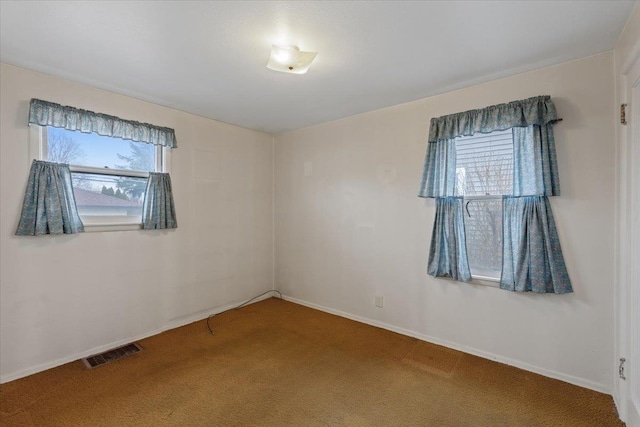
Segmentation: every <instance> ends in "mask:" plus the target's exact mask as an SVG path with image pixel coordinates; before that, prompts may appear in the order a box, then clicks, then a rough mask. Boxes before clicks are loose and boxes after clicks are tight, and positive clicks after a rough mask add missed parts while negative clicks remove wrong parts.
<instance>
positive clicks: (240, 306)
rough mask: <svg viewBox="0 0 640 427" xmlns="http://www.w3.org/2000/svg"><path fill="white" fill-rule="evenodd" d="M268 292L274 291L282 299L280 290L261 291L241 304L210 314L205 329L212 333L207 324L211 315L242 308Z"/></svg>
mask: <svg viewBox="0 0 640 427" xmlns="http://www.w3.org/2000/svg"><path fill="white" fill-rule="evenodd" d="M270 292H274V293H276V294H278V295H279V296H280V299H282V293H281V292H280V291H276V290H275V289H271V290H270V291H267V292H263V293H261V294H260V295H256V296H255V297H253V298H251V299H249V300H246V301H245V302H243V303H242V304H240V305H238V306H236V307H231V308H229V309H227V310H224V311H221V312H220V313H215V314H212V315H210V316H209V317H207V329H209V333H210V334H211V335H214V333H213V330H212V329H211V325H210V324H209V320H211V318H212V317H213V316H216V315H218V314H222V313H226V312H227V311H231V310H237V309H239V308H242V307H244V306H245V305H247V304H249V303H250V302H251V301H253V300H256V299H258V298H260V297H262V296H265V295H266V294H268V293H270Z"/></svg>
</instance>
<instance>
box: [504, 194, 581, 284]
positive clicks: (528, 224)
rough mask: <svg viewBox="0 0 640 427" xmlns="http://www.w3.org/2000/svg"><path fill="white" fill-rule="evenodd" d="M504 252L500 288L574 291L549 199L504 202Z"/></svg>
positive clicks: (507, 197) (515, 199)
mask: <svg viewBox="0 0 640 427" xmlns="http://www.w3.org/2000/svg"><path fill="white" fill-rule="evenodd" d="M502 215H503V219H502V221H503V230H504V251H503V255H502V257H503V259H502V278H501V280H500V287H501V288H502V289H507V290H509V291H520V292H537V293H556V294H564V293H567V292H572V291H573V289H572V287H571V281H570V280H569V274H568V273H567V269H566V267H565V264H564V258H563V257H562V249H561V248H560V240H559V239H558V232H557V230H556V224H555V222H554V220H553V214H552V213H551V206H550V205H549V199H548V198H547V197H546V196H525V197H511V196H505V197H503V199H502Z"/></svg>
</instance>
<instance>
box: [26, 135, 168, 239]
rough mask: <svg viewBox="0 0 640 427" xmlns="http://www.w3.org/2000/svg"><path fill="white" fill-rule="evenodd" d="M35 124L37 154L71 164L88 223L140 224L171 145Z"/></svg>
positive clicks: (78, 200)
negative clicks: (153, 176)
mask: <svg viewBox="0 0 640 427" xmlns="http://www.w3.org/2000/svg"><path fill="white" fill-rule="evenodd" d="M31 128H32V129H33V131H32V132H34V134H32V147H33V148H35V149H36V150H37V152H36V155H34V157H36V158H39V159H40V160H47V161H51V162H59V163H67V164H69V169H70V170H71V176H72V180H73V190H74V193H75V198H76V205H77V207H78V213H79V214H80V217H81V218H82V222H83V223H84V225H85V226H88V227H91V226H99V227H98V228H104V227H106V228H107V229H114V228H115V229H129V228H134V229H135V228H138V227H139V225H140V224H141V221H142V203H143V200H144V193H145V190H146V186H147V180H148V177H149V172H164V171H166V167H165V165H166V163H167V158H166V157H167V154H168V149H164V148H163V147H161V146H158V145H154V144H148V143H144V142H135V141H130V140H124V139H121V138H115V137H109V136H101V135H98V134H96V133H82V132H79V131H70V130H66V129H62V128H55V127H43V126H32V127H31Z"/></svg>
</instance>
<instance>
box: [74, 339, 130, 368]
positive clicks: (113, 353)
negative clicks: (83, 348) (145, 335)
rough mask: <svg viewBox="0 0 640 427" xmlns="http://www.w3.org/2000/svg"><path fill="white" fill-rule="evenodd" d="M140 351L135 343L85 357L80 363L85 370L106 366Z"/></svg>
mask: <svg viewBox="0 0 640 427" xmlns="http://www.w3.org/2000/svg"><path fill="white" fill-rule="evenodd" d="M140 350H142V347H140V346H139V345H138V344H136V343H131V344H127V345H123V346H122V347H118V348H114V349H113V350H108V351H105V352H104V353H100V354H96V355H93V356H90V357H85V358H84V359H82V363H84V366H86V367H87V369H92V368H96V367H98V366H101V365H106V364H107V363H109V362H113V361H114V360H118V359H122V358H123V357H127V356H130V355H132V354H134V353H137V352H139V351H140Z"/></svg>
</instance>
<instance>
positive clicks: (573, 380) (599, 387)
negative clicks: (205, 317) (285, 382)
mask: <svg viewBox="0 0 640 427" xmlns="http://www.w3.org/2000/svg"><path fill="white" fill-rule="evenodd" d="M283 297H284V299H285V300H286V301H291V302H293V303H296V304H300V305H304V306H306V307H310V308H315V309H316V310H320V311H324V312H326V313H330V314H335V315H336V316H340V317H345V318H347V319H351V320H355V321H356V322H360V323H366V324H367V325H371V326H376V327H378V328H382V329H387V330H389V331H392V332H397V333H399V334H401V335H407V336H410V337H413V338H418V339H420V340H422V341H427V342H430V343H433V344H437V345H441V346H444V347H448V348H452V349H454V350H458V351H462V352H464V353H469V354H473V355H474V356H478V357H482V358H484V359H489V360H493V361H496V362H500V363H504V364H505V365H510V366H515V367H516V368H520V369H524V370H525V371H529V372H533V373H536V374H540V375H544V376H545V377H549V378H554V379H557V380H560V381H564V382H567V383H569V384H573V385H577V386H580V387H584V388H588V389H590V390H594V391H597V392H600V393H605V394H611V392H612V390H611V389H610V388H609V387H608V386H606V385H604V384H599V383H597V382H594V381H591V380H587V379H584V378H580V377H575V376H573V375H568V374H563V373H562V372H557V371H554V370H551V369H546V368H541V367H539V366H535V365H531V364H529V363H526V362H522V361H520V360H515V359H511V358H509V357H504V356H500V355H497V354H493V353H490V352H487V351H484V350H478V349H476V348H472V347H468V346H466V345H462V344H458V343H455V342H451V341H447V340H443V339H440V338H436V337H432V336H429V335H425V334H421V333H419V332H415V331H411V330H409V329H404V328H400V327H397V326H393V325H390V324H388V323H384V322H379V321H377V320H373V319H369V318H366V317H362V316H358V315H355V314H351V313H346V312H344V311H340V310H335V309H333V308H328V307H324V306H321V305H318V304H314V303H311V302H307V301H304V300H301V299H298V298H294V297H291V296H288V295H283Z"/></svg>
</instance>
